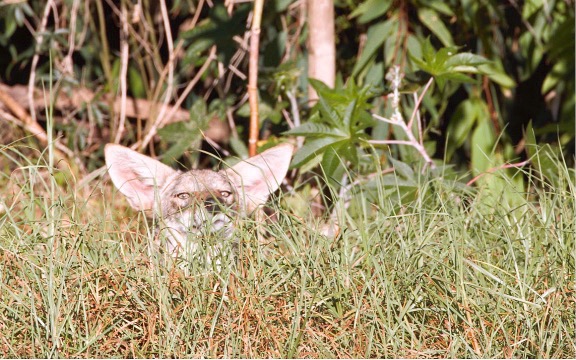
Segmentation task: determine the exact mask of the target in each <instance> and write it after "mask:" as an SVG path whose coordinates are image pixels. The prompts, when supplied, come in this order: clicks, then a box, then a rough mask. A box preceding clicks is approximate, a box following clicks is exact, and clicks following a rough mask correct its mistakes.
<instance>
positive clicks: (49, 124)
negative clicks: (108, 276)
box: [44, 51, 60, 357]
mask: <svg viewBox="0 0 576 360" xmlns="http://www.w3.org/2000/svg"><path fill="white" fill-rule="evenodd" d="M52 62H53V58H52V51H50V63H49V76H48V94H49V96H48V99H46V97H45V98H44V101H45V102H46V101H48V107H47V108H46V137H47V141H48V145H47V146H48V173H49V174H50V177H49V179H48V181H49V183H50V185H49V186H50V198H49V202H48V206H49V211H48V214H49V215H48V216H49V217H50V218H49V219H48V234H47V235H48V248H47V251H49V256H48V271H49V274H48V294H47V295H48V299H47V300H48V306H49V309H48V317H49V324H50V325H49V326H50V330H49V331H50V336H51V338H52V349H51V350H50V355H49V356H50V357H58V353H57V351H58V348H60V343H59V337H58V329H57V326H56V322H57V319H58V307H57V306H56V304H55V302H54V300H55V296H56V291H55V284H54V276H55V274H54V255H55V254H54V249H55V248H56V246H55V244H54V241H55V235H56V208H55V206H54V205H55V203H56V201H55V196H56V187H55V181H54V116H53V115H54V114H53V110H54V109H53V101H52V91H53V89H52V77H53V73H52Z"/></svg>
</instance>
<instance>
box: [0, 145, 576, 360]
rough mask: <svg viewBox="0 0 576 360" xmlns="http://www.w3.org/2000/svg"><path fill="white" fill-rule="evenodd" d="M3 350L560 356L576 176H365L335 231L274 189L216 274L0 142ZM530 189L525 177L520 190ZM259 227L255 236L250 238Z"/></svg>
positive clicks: (569, 312) (570, 328)
mask: <svg viewBox="0 0 576 360" xmlns="http://www.w3.org/2000/svg"><path fill="white" fill-rule="evenodd" d="M0 151H1V153H2V156H3V157H4V159H5V160H7V161H8V162H9V163H10V166H11V167H12V168H17V170H14V171H12V172H9V171H6V172H5V173H4V174H3V178H2V179H1V180H0V183H1V184H3V185H4V186H3V190H2V194H1V195H2V197H1V200H0V201H1V202H0V205H1V206H2V207H3V208H4V211H3V213H2V214H0V257H1V259H0V356H2V357H42V358H44V357H91V358H95V357H98V358H106V357H185V358H187V357H256V358H261V357H332V358H336V357H337V358H342V357H361V358H364V357H386V358H388V357H406V358H411V357H434V358H437V357H450V358H455V357H459V358H470V357H498V358H503V357H516V358H533V357H538V358H550V357H553V358H574V357H576V345H575V342H574V339H575V338H576V332H575V327H576V316H575V308H576V295H575V286H576V284H575V271H574V266H575V260H576V244H575V240H574V239H575V232H576V218H575V217H576V216H575V214H576V200H575V199H576V191H575V189H574V186H575V185H576V182H575V180H574V175H575V174H574V171H572V170H571V169H568V168H566V166H565V165H564V164H563V163H562V162H557V164H556V165H557V174H558V179H559V180H558V182H557V186H555V187H554V188H552V187H550V186H547V185H545V183H543V182H542V181H541V180H542V179H541V178H539V176H538V175H535V174H530V173H527V174H523V175H524V178H525V179H526V180H525V184H524V186H522V187H520V189H521V190H518V189H519V186H518V185H517V184H516V183H514V182H512V181H509V180H507V178H506V177H505V176H502V175H501V174H499V173H498V172H496V173H494V174H490V175H486V176H485V177H484V178H483V181H482V182H480V183H479V186H478V188H477V189H476V190H474V191H470V190H465V191H463V190H462V189H459V188H458V187H456V186H451V185H450V183H449V182H448V181H443V179H439V178H432V177H424V178H422V179H420V183H419V188H418V191H416V192H415V193H413V194H412V195H411V196H405V194H403V193H402V188H401V187H400V186H398V187H397V188H392V189H390V187H389V186H387V187H386V186H384V185H385V184H384V182H383V181H382V179H381V178H378V177H377V178H375V179H374V180H373V181H374V184H375V186H374V187H373V188H374V189H376V190H375V191H360V190H362V189H360V190H359V191H356V192H355V193H354V195H353V196H352V198H351V199H347V200H346V202H345V200H339V201H337V202H336V203H335V204H334V206H335V208H336V211H335V213H336V214H337V216H338V218H339V223H340V230H341V231H340V234H339V235H338V236H337V237H336V238H331V237H327V236H324V235H323V234H322V232H321V231H319V228H320V226H321V225H322V222H321V221H320V220H318V219H315V218H314V217H313V216H309V214H306V213H301V212H298V211H295V210H294V209H295V207H294V206H291V205H287V204H293V203H298V202H304V203H307V202H308V201H309V199H308V198H306V197H305V194H304V191H300V190H299V189H297V190H295V191H293V192H290V193H286V194H284V195H283V197H282V199H281V200H280V201H277V202H275V203H274V204H276V205H275V206H277V207H278V206H279V205H278V204H282V205H281V206H280V209H279V219H278V222H275V223H270V224H267V225H262V224H258V223H255V222H253V221H249V220H248V221H246V223H245V224H244V226H243V227H242V229H241V231H242V232H243V236H242V238H243V241H242V243H241V246H240V256H239V259H238V261H237V262H229V263H227V264H224V266H223V267H222V270H221V271H219V272H218V271H214V270H213V269H212V268H210V267H205V266H204V265H198V264H189V265H187V266H182V265H175V264H174V263H173V262H171V261H169V260H167V259H164V258H163V257H162V255H159V254H157V253H155V252H153V251H150V249H151V247H150V243H151V239H150V235H149V234H150V233H151V229H149V228H148V225H147V224H146V222H145V221H144V219H143V217H142V215H141V214H137V213H135V212H131V211H128V210H126V203H125V202H124V200H123V199H121V196H120V195H119V194H117V193H116V192H115V191H113V190H112V188H111V185H110V183H109V182H106V181H102V180H99V179H95V180H94V181H92V182H91V183H90V184H89V185H88V186H85V187H81V186H80V183H79V182H77V181H76V180H75V179H74V177H73V176H71V175H70V174H69V173H68V172H66V171H65V170H62V171H53V170H52V169H51V168H50V167H49V166H48V164H46V163H44V162H42V161H38V160H32V158H31V157H30V156H29V155H26V156H25V155H23V154H21V153H19V148H18V147H17V146H11V147H9V148H8V147H4V148H2V149H1V150H0ZM526 189H528V190H526ZM263 232H265V235H266V238H267V239H268V242H269V243H268V244H267V245H263V244H262V243H259V242H258V241H256V240H253V239H256V238H257V237H258V235H261V236H262V235H263Z"/></svg>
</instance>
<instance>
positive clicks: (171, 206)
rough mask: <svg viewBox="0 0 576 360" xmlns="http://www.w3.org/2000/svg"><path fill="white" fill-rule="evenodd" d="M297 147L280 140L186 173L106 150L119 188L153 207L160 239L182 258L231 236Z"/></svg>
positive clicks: (118, 149)
mask: <svg viewBox="0 0 576 360" xmlns="http://www.w3.org/2000/svg"><path fill="white" fill-rule="evenodd" d="M293 149H294V148H293V146H292V145H290V144H281V145H278V146H275V147H273V148H271V149H268V150H266V151H264V152H263V153H261V154H259V155H256V156H254V157H251V158H249V159H247V160H243V161H240V162H239V163H237V164H236V165H234V166H232V167H231V168H229V169H226V170H221V171H212V170H190V171H187V172H181V171H178V170H174V169H172V168H170V167H169V166H167V165H164V164H162V163H161V162H159V161H158V160H154V159H152V158H151V157H148V156H146V155H142V154H140V153H137V152H136V151H133V150H131V149H129V148H127V147H124V146H121V145H115V144H107V145H106V147H105V149H104V154H105V158H106V165H107V167H108V173H109V174H110V178H111V179H112V182H113V183H114V185H115V186H116V188H118V190H119V191H120V192H121V193H122V194H124V196H126V198H127V200H128V202H129V203H130V205H131V206H132V207H133V208H134V209H136V210H152V214H153V216H154V218H155V220H156V224H157V228H156V235H157V238H158V236H160V234H162V235H163V237H164V238H165V239H166V250H167V251H168V253H169V254H171V255H172V256H174V257H178V256H181V255H184V254H194V253H195V252H196V251H197V249H198V246H199V245H200V244H199V242H200V241H202V239H203V238H204V237H206V236H213V237H216V238H217V239H219V240H220V239H222V240H225V239H230V238H232V237H233V232H234V224H235V222H236V221H237V220H238V219H239V218H241V217H246V216H249V215H250V214H251V213H252V212H254V210H256V209H257V208H258V207H259V206H260V205H262V204H264V203H265V202H266V200H267V199H268V196H269V195H270V194H271V193H273V192H274V191H276V190H277V189H278V187H279V186H280V183H281V182H282V181H283V179H284V177H285V176H286V172H287V171H288V166H289V165H290V160H291V158H292V152H293ZM218 251H219V250H218V249H211V250H210V252H211V253H217V252H218ZM213 255H214V254H212V255H209V256H208V261H210V257H211V256H213Z"/></svg>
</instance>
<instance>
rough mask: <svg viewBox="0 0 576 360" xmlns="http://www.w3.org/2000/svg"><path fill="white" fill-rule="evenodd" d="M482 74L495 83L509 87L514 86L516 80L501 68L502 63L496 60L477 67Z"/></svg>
mask: <svg viewBox="0 0 576 360" xmlns="http://www.w3.org/2000/svg"><path fill="white" fill-rule="evenodd" d="M478 69H479V70H480V72H481V73H482V74H485V75H486V76H488V78H489V79H490V80H492V81H494V82H495V83H496V84H498V85H500V86H503V87H505V88H508V89H511V88H513V87H515V86H516V82H515V81H514V79H512V78H511V77H510V76H508V74H506V72H505V71H504V69H503V66H502V63H501V62H500V61H499V60H498V61H495V62H491V63H489V64H485V65H480V66H479V67H478Z"/></svg>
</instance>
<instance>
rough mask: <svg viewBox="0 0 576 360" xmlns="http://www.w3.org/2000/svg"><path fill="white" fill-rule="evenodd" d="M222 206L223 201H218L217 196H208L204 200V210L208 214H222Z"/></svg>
mask: <svg viewBox="0 0 576 360" xmlns="http://www.w3.org/2000/svg"><path fill="white" fill-rule="evenodd" d="M221 206H222V200H220V199H218V198H217V197H215V196H208V197H207V198H206V199H205V200H204V208H205V209H206V211H207V212H209V213H211V214H214V213H218V212H221V211H222V209H221Z"/></svg>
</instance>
